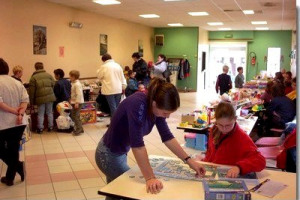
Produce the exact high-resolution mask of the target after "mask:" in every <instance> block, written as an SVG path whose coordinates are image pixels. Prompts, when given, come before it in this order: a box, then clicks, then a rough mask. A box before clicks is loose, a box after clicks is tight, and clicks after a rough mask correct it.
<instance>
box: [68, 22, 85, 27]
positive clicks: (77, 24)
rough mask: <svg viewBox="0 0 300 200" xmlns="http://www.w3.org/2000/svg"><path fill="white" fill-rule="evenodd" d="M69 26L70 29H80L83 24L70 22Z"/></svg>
mask: <svg viewBox="0 0 300 200" xmlns="http://www.w3.org/2000/svg"><path fill="white" fill-rule="evenodd" d="M69 26H70V27H72V28H82V26H83V24H82V23H79V22H70V23H69Z"/></svg>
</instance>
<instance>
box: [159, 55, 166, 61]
mask: <svg viewBox="0 0 300 200" xmlns="http://www.w3.org/2000/svg"><path fill="white" fill-rule="evenodd" d="M158 56H159V57H161V58H162V59H163V61H167V58H166V56H165V55H164V54H158Z"/></svg>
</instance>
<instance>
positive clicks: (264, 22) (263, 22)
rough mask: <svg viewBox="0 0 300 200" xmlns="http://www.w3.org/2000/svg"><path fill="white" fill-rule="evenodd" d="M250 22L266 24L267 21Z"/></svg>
mask: <svg viewBox="0 0 300 200" xmlns="http://www.w3.org/2000/svg"><path fill="white" fill-rule="evenodd" d="M251 24H255V25H257V24H267V21H252V22H251Z"/></svg>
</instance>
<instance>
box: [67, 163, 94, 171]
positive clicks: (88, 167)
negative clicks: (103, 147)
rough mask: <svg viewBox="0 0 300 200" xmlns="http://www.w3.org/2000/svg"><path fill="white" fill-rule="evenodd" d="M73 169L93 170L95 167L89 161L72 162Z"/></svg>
mask: <svg viewBox="0 0 300 200" xmlns="http://www.w3.org/2000/svg"><path fill="white" fill-rule="evenodd" d="M71 167H72V169H73V171H83V170H93V169H95V168H94V167H93V165H92V164H91V163H83V164H73V165H71Z"/></svg>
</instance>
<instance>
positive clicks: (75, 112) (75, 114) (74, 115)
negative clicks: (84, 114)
mask: <svg viewBox="0 0 300 200" xmlns="http://www.w3.org/2000/svg"><path fill="white" fill-rule="evenodd" d="M72 107H73V109H72V110H71V119H72V120H73V122H74V124H75V130H76V131H81V130H83V128H82V122H81V120H80V110H81V108H82V104H79V105H78V108H75V107H74V104H72Z"/></svg>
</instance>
